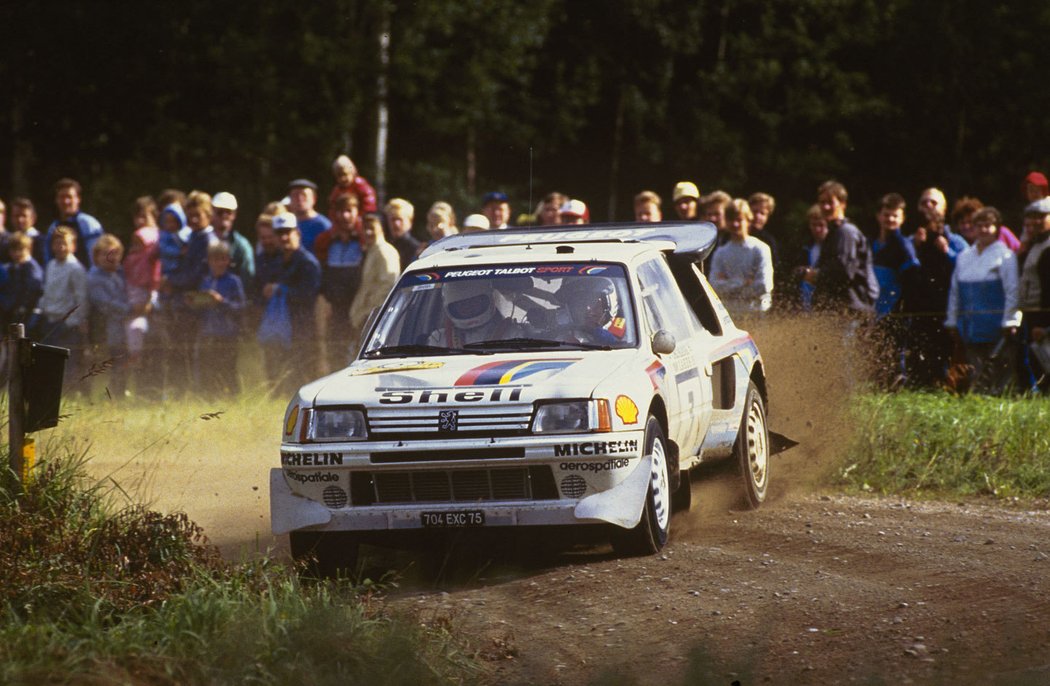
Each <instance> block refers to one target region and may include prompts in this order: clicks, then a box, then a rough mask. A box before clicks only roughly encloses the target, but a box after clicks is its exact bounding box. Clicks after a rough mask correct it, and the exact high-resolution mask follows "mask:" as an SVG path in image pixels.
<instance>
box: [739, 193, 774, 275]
mask: <svg viewBox="0 0 1050 686" xmlns="http://www.w3.org/2000/svg"><path fill="white" fill-rule="evenodd" d="M747 205H748V207H750V208H751V214H752V215H753V216H754V219H753V220H752V221H751V228H750V234H751V235H752V236H754V237H755V238H757V239H758V240H760V241H762V242H763V243H765V244H766V245H768V246H769V252H770V253H771V254H772V255H773V271H774V273H777V272H780V268H781V264H780V257H781V255H780V247H779V246H778V245H777V237H776V236H775V235H773V232H771V231H770V230H769V228H768V227H769V218H770V217H771V216H773V210H775V209H776V207H777V201H776V200H774V199H773V196H772V195H770V194H769V193H752V194H751V195H750V196H749V197H748V199H747ZM778 285H779V282H778Z"/></svg>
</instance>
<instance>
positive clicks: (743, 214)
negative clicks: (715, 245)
mask: <svg viewBox="0 0 1050 686" xmlns="http://www.w3.org/2000/svg"><path fill="white" fill-rule="evenodd" d="M725 219H726V226H727V228H728V230H729V241H728V242H727V243H726V244H725V245H723V246H722V247H721V248H719V250H718V252H716V253H715V256H714V257H713V258H712V260H711V286H712V287H713V288H714V289H715V292H716V293H718V295H719V297H720V298H722V301H723V302H724V304H725V306H726V309H728V310H729V312H730V313H731V314H735V315H739V314H741V313H745V312H766V311H768V310H769V307H770V305H771V304H772V302H773V257H772V255H771V253H770V251H769V246H768V245H766V244H765V243H763V242H762V241H760V240H758V239H757V238H755V237H754V236H751V235H750V234H749V233H748V228H749V225H750V223H751V219H752V215H751V208H750V207H749V206H748V204H747V201H745V200H743V199H742V198H738V199H736V200H732V201H730V203H729V204H728V205H726V208H725Z"/></svg>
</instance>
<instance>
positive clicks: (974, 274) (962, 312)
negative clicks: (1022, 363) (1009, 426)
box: [944, 207, 1021, 393]
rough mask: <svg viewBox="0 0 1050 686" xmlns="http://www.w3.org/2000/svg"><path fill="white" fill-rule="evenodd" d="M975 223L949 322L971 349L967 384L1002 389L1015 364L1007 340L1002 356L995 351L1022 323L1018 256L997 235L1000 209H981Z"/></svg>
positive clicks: (952, 293)
mask: <svg viewBox="0 0 1050 686" xmlns="http://www.w3.org/2000/svg"><path fill="white" fill-rule="evenodd" d="M973 222H974V243H973V245H971V246H970V247H969V248H967V249H966V250H964V251H963V252H962V253H961V254H960V255H959V258H958V260H957V261H956V263H955V271H954V272H953V273H952V282H951V288H950V290H949V293H948V314H947V318H946V319H945V322H944V326H945V328H947V329H948V332H949V334H950V335H951V337H952V339H953V340H954V341H955V342H956V343H957V344H958V345H960V346H962V348H963V350H964V351H965V353H966V363H967V364H968V365H970V368H971V371H970V378H969V380H968V381H969V383H968V384H967V385H968V386H969V385H971V384H973V383H974V382H976V384H977V385H976V388H975V390H977V391H979V392H982V393H984V392H991V393H1002V392H1003V391H1005V390H1006V388H1007V385H1008V384H1009V378H1010V372H1011V371H1012V370H1013V368H1014V365H1013V363H1012V362H1013V361H1012V356H1011V355H1010V354H1009V352H1008V351H1007V350H1006V349H1005V348H1006V347H1007V346H1005V345H1004V346H1001V350H1003V352H1002V353H1000V354H999V356H998V358H997V359H995V360H993V359H992V353H993V351H994V349H995V348H996V346H997V345H998V344H999V342H1000V341H1001V340H1003V339H1004V338H1005V339H1006V340H1013V339H1014V337H1015V336H1016V334H1017V328H1018V327H1019V326H1020V325H1021V312H1020V310H1018V309H1017V259H1016V258H1015V257H1014V254H1013V252H1012V251H1011V250H1010V249H1009V248H1008V247H1006V245H1004V244H1003V243H1001V242H1000V241H999V240H997V238H998V236H997V235H996V234H997V233H998V232H999V226H1000V225H1001V224H1002V216H1000V214H999V211H998V210H996V209H995V208H994V207H985V208H982V209H980V210H978V211H977V213H976V214H975V215H974V217H973ZM993 367H994V368H993Z"/></svg>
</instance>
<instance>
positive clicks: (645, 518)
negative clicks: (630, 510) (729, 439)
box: [612, 416, 671, 556]
mask: <svg viewBox="0 0 1050 686" xmlns="http://www.w3.org/2000/svg"><path fill="white" fill-rule="evenodd" d="M645 454H646V455H652V456H653V462H652V474H651V476H650V478H649V490H648V493H647V494H646V496H645V508H644V509H643V510H642V519H641V521H639V522H638V525H637V526H635V527H634V528H633V529H617V530H616V531H614V532H613V535H612V545H613V550H615V551H616V552H617V553H618V554H620V555H624V556H635V555H652V554H653V553H658V552H660V550H662V549H663V547H664V546H665V545H667V537H668V535H669V534H670V532H671V479H670V477H669V476H668V473H667V469H668V466H667V457H668V454H667V441H666V440H665V439H664V432H663V429H661V428H660V422H658V421H657V420H656V418H655V417H652V416H650V417H649V419H648V421H646V423H645Z"/></svg>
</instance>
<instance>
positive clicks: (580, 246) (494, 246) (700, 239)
mask: <svg viewBox="0 0 1050 686" xmlns="http://www.w3.org/2000/svg"><path fill="white" fill-rule="evenodd" d="M717 235H718V230H717V229H716V228H715V225H714V224H711V223H710V222H660V223H655V224H641V223H617V224H583V225H573V226H537V227H528V228H515V229H502V230H500V229H497V230H489V231H480V232H477V233H461V234H457V235H455V236H446V237H445V238H442V239H441V240H439V241H435V242H434V243H431V244H430V245H429V246H427V248H426V249H425V250H424V251H423V252H422V253H421V254H420V257H421V258H428V257H434V256H437V255H449V256H451V255H452V254H455V253H456V252H457V251H463V250H477V251H480V252H484V253H486V254H488V253H491V254H492V255H493V256H494V257H495V256H497V255H502V254H505V253H506V251H507V249H508V248H510V249H511V254H513V255H516V256H518V258H519V259H520V258H521V256H522V252H521V251H522V248H523V247H527V248H530V249H538V248H540V247H541V246H543V247H546V246H551V247H557V246H567V247H571V248H572V254H574V256H575V258H576V259H580V258H584V259H594V258H599V259H600V258H610V257H612V256H613V255H614V254H615V255H617V256H629V255H634V254H638V253H640V252H645V251H647V250H652V249H653V248H656V249H657V250H662V251H666V252H673V253H675V254H678V255H682V254H689V255H692V256H694V258H695V259H696V260H702V259H703V258H704V257H706V256H707V254H708V253H709V252H710V251H711V249H712V248H713V247H714V243H715V238H716V237H717ZM544 252H546V251H544ZM561 252H563V253H566V254H568V253H569V250H565V249H563V250H562V251H561ZM453 259H454V260H455V259H456V258H453ZM456 261H458V260H456ZM440 262H441V263H444V262H445V261H444V260H440Z"/></svg>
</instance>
